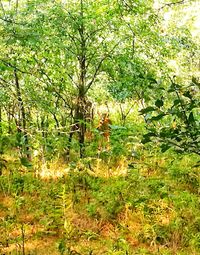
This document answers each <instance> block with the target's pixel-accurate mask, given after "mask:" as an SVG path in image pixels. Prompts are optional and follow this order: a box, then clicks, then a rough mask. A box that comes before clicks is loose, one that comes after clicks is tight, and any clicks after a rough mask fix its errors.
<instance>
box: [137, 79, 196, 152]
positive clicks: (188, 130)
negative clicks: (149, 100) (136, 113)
mask: <svg viewBox="0 0 200 255" xmlns="http://www.w3.org/2000/svg"><path fill="white" fill-rule="evenodd" d="M199 88H200V84H199V83H198V82H197V80H196V79H195V78H193V80H192V82H191V83H190V85H189V86H185V87H183V86H180V85H179V84H176V83H174V82H173V83H172V84H171V86H170V87H169V88H168V89H167V90H164V89H163V90H164V92H163V96H162V97H161V98H160V99H156V101H155V103H154V105H152V106H148V107H146V108H144V109H142V110H141V111H140V112H141V114H143V115H144V117H145V118H146V121H147V123H148V124H147V130H148V133H146V134H145V135H144V138H143V143H146V142H150V141H154V142H160V144H161V150H162V152H165V151H166V150H168V149H169V148H170V147H173V148H174V149H175V150H176V151H178V152H180V153H188V152H189V153H196V154H198V155H200V132H199V125H200V119H199V109H200V101H199ZM166 92H167V93H166ZM164 95H165V96H164ZM166 119H167V120H166Z"/></svg>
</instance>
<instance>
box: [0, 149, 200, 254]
mask: <svg viewBox="0 0 200 255" xmlns="http://www.w3.org/2000/svg"><path fill="white" fill-rule="evenodd" d="M176 158H177V155H175V154H173V153H172V152H168V153H165V154H160V153H159V152H157V151H154V152H152V150H150V151H149V150H143V152H142V153H141V155H139V156H137V157H132V158H129V159H127V158H126V157H120V158H118V159H117V160H116V158H114V157H111V156H106V157H103V156H102V157H99V159H98V158H97V159H94V158H87V159H84V160H80V161H78V162H75V163H74V164H68V165H67V164H66V163H64V162H58V161H49V162H45V166H43V165H42V164H41V163H37V164H36V163H35V165H34V167H32V168H25V167H23V166H22V165H21V164H20V162H18V161H16V160H15V159H13V158H12V157H6V156H5V159H6V161H7V163H6V167H7V168H5V169H3V174H2V176H1V179H0V190H1V194H0V201H1V203H0V223H1V225H0V233H1V238H0V240H1V243H0V251H1V254H37V255H43V254H45V255H47V254H49V255H56V254H81V255H89V254H92V255H101V254H108V255H111V254H112V255H120V254H122V255H125V254H130V255H131V254H152V255H157V254H163V255H174V254H177V255H186V254H187V255H188V254H193V255H197V254H200V235H199V232H200V218H199V215H200V203H199V202H200V201H199V192H200V189H199V168H198V167H195V164H196V162H197V161H198V159H197V158H196V157H195V156H192V155H189V156H185V157H183V158H178V159H176ZM43 167H44V168H43ZM44 169H45V171H44ZM36 170H37V174H35V173H36Z"/></svg>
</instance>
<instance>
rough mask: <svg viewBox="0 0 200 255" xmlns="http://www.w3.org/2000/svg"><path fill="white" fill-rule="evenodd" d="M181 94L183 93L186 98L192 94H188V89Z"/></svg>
mask: <svg viewBox="0 0 200 255" xmlns="http://www.w3.org/2000/svg"><path fill="white" fill-rule="evenodd" d="M183 95H184V96H185V97H188V98H190V99H192V95H191V94H190V91H186V92H184V93H183Z"/></svg>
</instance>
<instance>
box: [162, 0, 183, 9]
mask: <svg viewBox="0 0 200 255" xmlns="http://www.w3.org/2000/svg"><path fill="white" fill-rule="evenodd" d="M184 3H186V1H185V0H180V1H178V2H175V3H173V2H171V3H166V4H164V5H163V6H161V7H160V8H159V9H158V10H159V11H160V10H163V9H164V8H166V7H171V6H173V5H177V4H184Z"/></svg>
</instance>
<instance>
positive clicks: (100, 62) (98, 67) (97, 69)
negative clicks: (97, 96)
mask: <svg viewBox="0 0 200 255" xmlns="http://www.w3.org/2000/svg"><path fill="white" fill-rule="evenodd" d="M120 42H121V40H120V41H119V42H117V43H116V44H115V45H114V46H113V48H112V49H111V50H110V51H109V52H108V53H107V54H106V55H105V56H104V57H103V58H102V59H101V60H100V61H99V63H98V65H97V66H96V68H95V71H94V74H93V77H92V79H91V81H90V82H89V83H88V85H87V86H86V89H85V93H87V91H88V90H89V89H90V87H91V86H92V84H93V82H94V80H95V79H96V77H97V75H98V72H99V70H100V68H101V66H102V63H103V62H104V60H105V59H106V58H108V57H109V56H110V54H111V53H112V52H113V51H114V49H115V48H116V47H117V46H118V45H119V43H120Z"/></svg>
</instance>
